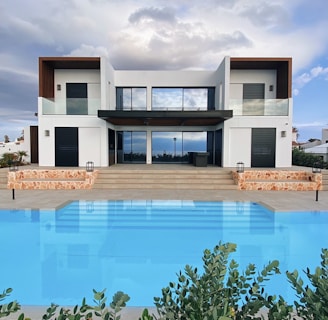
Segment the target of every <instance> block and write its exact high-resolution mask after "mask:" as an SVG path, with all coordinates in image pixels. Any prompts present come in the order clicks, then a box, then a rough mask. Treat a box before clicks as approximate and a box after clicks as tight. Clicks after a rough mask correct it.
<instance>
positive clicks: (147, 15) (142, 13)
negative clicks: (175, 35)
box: [129, 7, 176, 25]
mask: <svg viewBox="0 0 328 320" xmlns="http://www.w3.org/2000/svg"><path fill="white" fill-rule="evenodd" d="M144 20H152V21H161V22H165V23H166V22H167V23H169V24H173V25H174V24H175V23H176V17H175V14H174V10H173V9H172V8H168V7H165V8H154V7H151V8H140V9H138V10H137V11H136V12H134V13H132V14H131V15H130V17H129V22H130V23H140V22H142V21H144Z"/></svg>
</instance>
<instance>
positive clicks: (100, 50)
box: [64, 44, 108, 57]
mask: <svg viewBox="0 0 328 320" xmlns="http://www.w3.org/2000/svg"><path fill="white" fill-rule="evenodd" d="M64 56H68V57H70V56H73V57H108V50H107V48H105V47H102V46H98V47H94V46H92V45H87V44H81V45H80V47H79V48H76V49H74V50H72V51H71V52H70V53H69V54H67V55H64Z"/></svg>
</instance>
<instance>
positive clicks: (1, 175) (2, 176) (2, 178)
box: [0, 168, 8, 189]
mask: <svg viewBox="0 0 328 320" xmlns="http://www.w3.org/2000/svg"><path fill="white" fill-rule="evenodd" d="M7 182H8V168H2V169H0V189H7Z"/></svg>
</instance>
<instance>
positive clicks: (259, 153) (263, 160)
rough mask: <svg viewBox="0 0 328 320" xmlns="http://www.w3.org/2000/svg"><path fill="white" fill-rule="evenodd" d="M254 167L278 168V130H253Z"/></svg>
mask: <svg viewBox="0 0 328 320" xmlns="http://www.w3.org/2000/svg"><path fill="white" fill-rule="evenodd" d="M251 166H252V167H255V168H256V167H262V168H274V167H275V166H276V129H275V128H253V129H252V158H251Z"/></svg>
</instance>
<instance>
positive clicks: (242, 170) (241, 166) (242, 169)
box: [236, 161, 245, 173]
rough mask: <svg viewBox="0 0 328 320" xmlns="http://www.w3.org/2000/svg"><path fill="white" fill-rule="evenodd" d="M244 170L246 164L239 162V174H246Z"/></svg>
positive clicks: (237, 167) (237, 168)
mask: <svg viewBox="0 0 328 320" xmlns="http://www.w3.org/2000/svg"><path fill="white" fill-rule="evenodd" d="M244 168H245V164H244V162H241V161H239V162H237V166H236V170H237V172H239V173H242V172H244Z"/></svg>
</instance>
